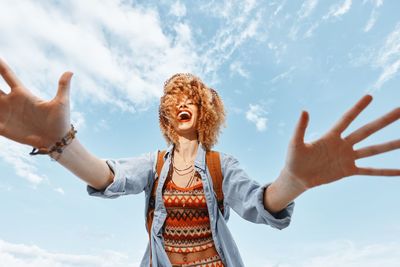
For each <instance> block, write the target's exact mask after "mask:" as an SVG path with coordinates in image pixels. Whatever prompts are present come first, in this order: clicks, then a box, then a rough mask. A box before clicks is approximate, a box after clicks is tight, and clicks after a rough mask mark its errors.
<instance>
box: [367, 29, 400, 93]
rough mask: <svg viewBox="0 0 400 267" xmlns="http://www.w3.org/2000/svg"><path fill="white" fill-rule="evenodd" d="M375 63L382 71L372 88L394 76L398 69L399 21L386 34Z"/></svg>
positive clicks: (378, 86) (380, 85) (379, 86)
mask: <svg viewBox="0 0 400 267" xmlns="http://www.w3.org/2000/svg"><path fill="white" fill-rule="evenodd" d="M375 64H376V66H377V67H379V68H382V73H381V75H380V76H379V78H378V80H377V81H376V82H375V84H374V86H373V89H372V90H378V89H379V88H381V87H382V85H383V84H384V83H385V82H387V81H389V80H390V79H392V78H393V77H395V75H396V74H397V73H398V71H399V69H400V23H398V24H397V25H396V27H395V29H394V30H393V31H392V32H391V33H390V34H389V35H388V37H387V38H386V40H385V45H384V46H383V47H382V49H380V51H379V53H378V55H377V57H376V60H375Z"/></svg>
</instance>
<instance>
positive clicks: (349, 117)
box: [264, 95, 400, 212]
mask: <svg viewBox="0 0 400 267" xmlns="http://www.w3.org/2000/svg"><path fill="white" fill-rule="evenodd" d="M371 101H372V96H370V95H366V96H364V97H363V98H361V99H360V100H359V101H358V102H357V103H356V104H355V105H354V106H353V107H352V108H351V109H350V110H349V111H347V112H346V113H345V114H344V115H343V117H342V118H341V119H340V120H339V121H338V122H337V123H336V124H335V125H334V126H333V127H332V129H331V130H330V131H328V132H327V133H326V134H325V135H323V136H322V137H321V138H320V139H318V140H316V141H314V142H311V143H305V142H304V134H305V130H306V128H307V124H308V113H307V112H303V113H302V114H301V117H300V120H299V122H298V124H297V127H296V130H295V133H294V136H293V138H292V140H291V141H290V144H289V149H288V154H287V159H286V164H285V167H284V168H283V170H282V172H281V173H280V175H279V177H278V178H277V179H276V180H275V181H274V182H273V183H272V184H271V185H270V186H269V187H268V188H267V190H265V193H264V207H265V208H266V209H267V210H269V211H270V212H278V211H280V210H282V209H284V208H285V207H286V206H287V205H288V204H289V203H290V202H291V201H293V200H294V199H295V198H296V197H297V196H299V195H300V194H302V193H303V192H305V191H306V190H308V189H310V188H313V187H316V186H319V185H322V184H327V183H331V182H334V181H337V180H340V179H342V178H344V177H347V176H351V175H379V176H398V175H400V169H376V168H369V167H367V168H366V167H358V166H356V163H355V161H356V160H357V159H360V158H365V157H370V156H373V155H376V154H380V153H385V152H388V151H392V150H395V149H399V148H400V139H397V140H392V141H389V142H386V143H382V144H377V145H372V146H368V147H364V148H360V149H357V150H354V149H353V146H354V145H355V144H357V143H358V142H360V141H362V140H364V139H365V138H367V137H368V136H370V135H371V134H373V133H375V132H377V131H379V130H380V129H382V128H384V127H386V126H387V125H389V124H391V123H393V122H395V121H397V120H398V119H399V118H400V108H395V109H394V110H392V111H391V112H388V113H387V114H385V115H383V116H382V117H380V118H378V119H376V120H374V121H372V122H370V123H368V124H366V125H364V126H362V127H360V128H359V129H357V130H355V131H354V132H352V133H350V134H349V135H347V136H346V137H342V136H341V135H342V133H343V132H344V130H346V128H347V127H348V126H349V125H350V123H351V122H352V121H353V120H354V119H355V118H356V117H357V116H358V115H359V114H360V113H361V112H362V111H363V110H364V109H365V108H366V107H367V106H368V104H369V103H371Z"/></svg>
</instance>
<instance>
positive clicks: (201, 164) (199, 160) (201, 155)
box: [164, 144, 206, 170]
mask: <svg viewBox="0 0 400 267" xmlns="http://www.w3.org/2000/svg"><path fill="white" fill-rule="evenodd" d="M173 149H174V145H173V144H172V145H170V146H169V147H168V148H167V150H166V153H165V155H164V162H165V161H166V160H167V159H168V158H170V157H171V156H170V155H171V154H172V150H173ZM194 165H195V166H196V167H198V168H200V169H202V170H205V167H206V151H205V150H204V148H203V145H202V144H199V146H198V148H197V155H196V159H195V160H194Z"/></svg>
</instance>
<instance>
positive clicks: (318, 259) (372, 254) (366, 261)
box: [264, 241, 400, 267]
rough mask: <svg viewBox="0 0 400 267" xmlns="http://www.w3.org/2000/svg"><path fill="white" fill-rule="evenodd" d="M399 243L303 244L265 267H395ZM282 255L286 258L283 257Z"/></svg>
mask: <svg viewBox="0 0 400 267" xmlns="http://www.w3.org/2000/svg"><path fill="white" fill-rule="evenodd" d="M399 245H400V244H398V243H387V244H368V245H356V244H355V243H354V242H351V241H335V242H331V243H325V244H318V246H313V245H311V246H310V245H305V246H303V247H301V248H298V249H296V250H292V251H295V252H294V253H295V255H292V256H291V257H286V259H285V260H284V261H282V260H280V261H278V262H273V261H271V260H269V262H268V263H265V264H264V266H265V267H276V266H279V267H337V266H340V267H361V266H362V267H376V266H385V267H397V266H398V263H399V262H400V250H399ZM283 258H285V257H283Z"/></svg>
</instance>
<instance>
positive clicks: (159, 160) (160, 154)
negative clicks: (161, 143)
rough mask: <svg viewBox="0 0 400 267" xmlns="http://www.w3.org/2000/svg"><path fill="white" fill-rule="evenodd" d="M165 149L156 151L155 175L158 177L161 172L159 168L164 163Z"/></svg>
mask: <svg viewBox="0 0 400 267" xmlns="http://www.w3.org/2000/svg"><path fill="white" fill-rule="evenodd" d="M165 153H166V151H165V150H163V151H158V157H157V165H156V170H157V177H160V174H161V169H162V167H163V165H164V156H165Z"/></svg>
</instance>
